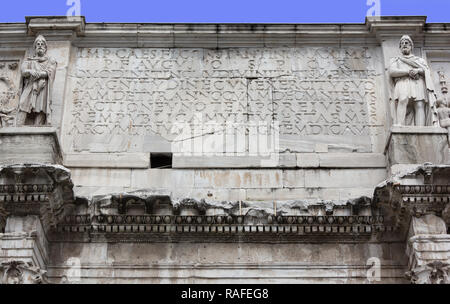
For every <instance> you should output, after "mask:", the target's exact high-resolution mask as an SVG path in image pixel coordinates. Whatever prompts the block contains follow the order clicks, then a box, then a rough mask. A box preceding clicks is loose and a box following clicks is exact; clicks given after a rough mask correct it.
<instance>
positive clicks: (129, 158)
mask: <svg viewBox="0 0 450 304" xmlns="http://www.w3.org/2000/svg"><path fill="white" fill-rule="evenodd" d="M64 166H66V167H72V168H92V167H96V168H149V167H150V154H149V153H126V154H125V153H122V154H113V153H69V154H65V155H64Z"/></svg>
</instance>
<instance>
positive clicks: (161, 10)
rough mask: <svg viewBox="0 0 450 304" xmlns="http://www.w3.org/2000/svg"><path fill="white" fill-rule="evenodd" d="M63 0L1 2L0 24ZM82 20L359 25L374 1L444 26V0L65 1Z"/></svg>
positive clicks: (388, 10) (449, 16)
mask: <svg viewBox="0 0 450 304" xmlns="http://www.w3.org/2000/svg"><path fill="white" fill-rule="evenodd" d="M67 1H68V0H2V9H1V10H0V22H24V20H25V18H24V16H45V15H66V13H67V10H68V9H69V8H70V6H69V5H67ZM69 1H80V2H81V15H84V16H86V20H87V21H88V22H264V23H272V22H273V23H284V22H285V23H307V22H331V23H346V22H356V23H363V22H364V20H365V16H366V14H367V11H368V10H369V9H370V7H371V6H373V5H367V1H380V3H381V15H425V16H428V22H450V0H259V1H256V0H226V1H225V0H69Z"/></svg>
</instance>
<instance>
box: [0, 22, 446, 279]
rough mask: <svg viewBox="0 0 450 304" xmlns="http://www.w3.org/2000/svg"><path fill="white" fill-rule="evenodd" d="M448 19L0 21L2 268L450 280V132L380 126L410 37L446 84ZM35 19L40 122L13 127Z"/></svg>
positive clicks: (11, 272) (71, 275)
mask: <svg viewBox="0 0 450 304" xmlns="http://www.w3.org/2000/svg"><path fill="white" fill-rule="evenodd" d="M444 25H445V24H426V20H425V18H424V17H382V18H378V19H376V18H375V19H373V18H368V19H367V21H366V24H359V25H358V24H353V25H349V24H343V25H333V24H312V25H286V24H276V25H275V24H274V25H269V24H267V25H257V24H256V25H245V24H235V25H230V24H228V25H224V24H218V25H211V24H190V25H187V24H108V23H104V24H90V23H88V24H85V21H84V18H63V17H48V18H46V17H30V18H27V23H26V24H7V25H5V24H0V40H1V41H2V48H1V49H0V127H1V129H0V140H1V141H2V142H1V143H0V164H1V162H2V161H3V160H4V161H5V164H9V163H10V161H11V162H12V163H14V162H18V163H19V164H18V165H15V166H6V167H5V166H3V167H1V168H0V275H3V276H2V278H6V279H7V281H8V282H12V281H18V282H23V283H25V282H27V281H33V280H34V279H36V280H35V281H39V280H40V277H42V279H43V281H45V279H44V275H42V274H43V273H44V272H45V271H48V272H49V278H51V281H52V282H55V283H253V282H257V283H312V282H318V283H319V282H320V283H324V282H326V283H376V282H382V283H407V282H410V281H411V280H412V281H413V282H422V281H423V282H446V280H447V279H446V274H447V272H446V271H447V269H448V266H447V265H446V264H448V262H447V260H448V248H447V247H448V240H447V237H448V234H447V233H448V224H449V223H450V222H449V218H450V217H449V216H448V214H450V212H449V210H450V207H449V206H450V201H449V199H448V197H449V194H450V177H449V176H450V173H449V172H450V171H449V166H448V165H444V164H446V163H448V162H449V161H450V160H449V158H448V155H449V150H448V146H446V144H447V133H446V130H444V129H440V128H424V129H423V128H420V127H414V128H406V127H405V128H400V129H399V128H393V129H391V133H389V128H390V119H387V117H389V109H388V107H389V106H390V103H389V102H388V100H389V83H388V81H387V80H389V74H386V72H388V73H389V67H390V58H392V57H395V56H398V40H399V38H400V37H401V35H403V34H410V35H412V36H411V37H412V38H413V39H414V40H417V46H418V49H419V48H420V52H418V53H417V54H416V55H418V56H420V57H422V58H424V59H423V61H425V60H426V61H427V62H426V64H427V65H428V67H429V68H430V72H431V78H432V80H433V81H434V84H435V87H437V88H439V85H440V82H439V77H441V76H439V75H440V74H438V73H437V71H440V73H441V74H442V73H444V74H446V75H450V60H449V58H450V55H449V54H450V45H449V44H448V35H449V30H448V29H446V28H445V26H444ZM38 35H44V36H45V37H46V38H47V40H48V56H49V57H51V58H54V60H55V61H56V62H57V63H58V67H57V70H56V77H55V81H54V83H53V102H52V119H51V123H52V126H53V127H54V128H55V131H54V133H52V134H50V135H48V134H47V133H45V132H47V131H48V130H47V129H46V128H35V129H33V130H31V131H30V129H26V128H24V129H10V127H11V126H14V125H15V124H16V121H15V117H16V114H17V113H16V112H17V109H18V102H19V98H18V96H17V97H15V95H14V94H16V93H18V92H19V91H18V90H19V87H20V85H19V84H20V74H21V72H22V70H21V69H20V68H19V66H20V63H21V62H24V61H26V60H27V58H29V57H32V56H31V55H32V53H31V52H32V50H33V49H32V46H33V41H35V39H36V37H37V36H38ZM423 41H426V45H424V44H423ZM423 46H426V47H423ZM419 53H420V54H419ZM425 58H426V59H425ZM391 72H392V71H391ZM416 72H417V73H416ZM391 74H392V73H391ZM417 74H421V71H413V72H412V73H411V76H414V75H417ZM391 76H395V75H391ZM394 78H395V77H394ZM429 78H430V77H427V80H428V79H429ZM430 92H431V91H430ZM442 92H443V91H442ZM424 93H425V92H424ZM46 130H47V131H46ZM27 132H28V133H27ZM43 132H44V134H42V133H43ZM52 132H53V131H52ZM387 135H388V136H389V139H388V140H386V137H387ZM10 136H13V137H10ZM52 136H53V137H52ZM57 136H59V140H60V141H61V151H62V152H63V153H61V152H59V151H60V150H59V143H58V142H57ZM5 138H6V139H5ZM10 138H15V139H16V140H15V141H12V140H10ZM7 139H8V140H7ZM52 140H53V141H52ZM386 142H388V144H387V145H386ZM386 147H387V148H386ZM385 148H386V154H387V156H385V155H384V154H383V152H385ZM151 153H164V154H165V156H169V157H167V159H164V161H166V162H167V164H165V165H166V167H171V169H153V166H154V165H155V164H151V163H150V162H151V161H155V163H157V162H158V161H156V160H155V159H156V158H155V156H157V155H154V154H153V155H151ZM169 153H172V155H168V154H169ZM61 154H63V155H64V162H61V160H62V158H61V157H60V156H61ZM170 156H172V163H170ZM19 160H20V161H19ZM27 162H32V163H44V165H42V164H34V165H23V163H27ZM425 162H432V163H434V164H435V165H428V164H427V165H422V164H423V163H425ZM55 163H58V164H63V165H65V166H67V167H68V169H67V168H64V167H61V166H54V165H52V164H55ZM45 164H46V165H45ZM377 185H378V186H377ZM72 187H73V189H72ZM374 189H375V191H374ZM440 217H442V219H441V218H440ZM410 223H412V224H411V226H410ZM446 225H447V226H446ZM410 228H411V229H410ZM408 229H410V231H408ZM408 232H409V234H408ZM408 241H409V243H408ZM407 247H408V250H409V251H407V254H408V256H405V250H406V248H407ZM408 257H409V260H408ZM10 258H12V260H10ZM407 270H409V271H410V273H409V275H410V277H409V279H407V278H406V277H405V276H404V273H405V272H406V271H407ZM20 271H22V273H26V277H25V276H24V277H21V276H20V275H17V274H18V273H20ZM5 275H6V276H5Z"/></svg>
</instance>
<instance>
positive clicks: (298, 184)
mask: <svg viewBox="0 0 450 304" xmlns="http://www.w3.org/2000/svg"><path fill="white" fill-rule="evenodd" d="M304 187H305V171H304V170H283V188H304Z"/></svg>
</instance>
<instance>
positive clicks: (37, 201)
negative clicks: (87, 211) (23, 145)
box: [0, 164, 75, 230]
mask: <svg viewBox="0 0 450 304" xmlns="http://www.w3.org/2000/svg"><path fill="white" fill-rule="evenodd" d="M0 178H1V179H2V180H3V183H1V184H0V209H3V210H5V211H6V212H7V213H8V216H11V215H15V216H27V215H37V216H40V218H41V220H42V224H43V226H44V229H45V230H48V229H49V228H50V227H54V226H56V225H57V224H58V223H59V222H60V221H62V219H63V218H64V217H65V215H66V214H68V213H70V212H71V210H72V208H73V206H74V203H75V199H74V194H73V183H72V180H71V178H70V171H69V170H67V169H66V168H64V167H62V166H58V165H44V164H42V165H38V164H35V165H26V164H25V165H9V166H0ZM1 214H2V213H1V212H0V216H1ZM0 228H1V227H0Z"/></svg>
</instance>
